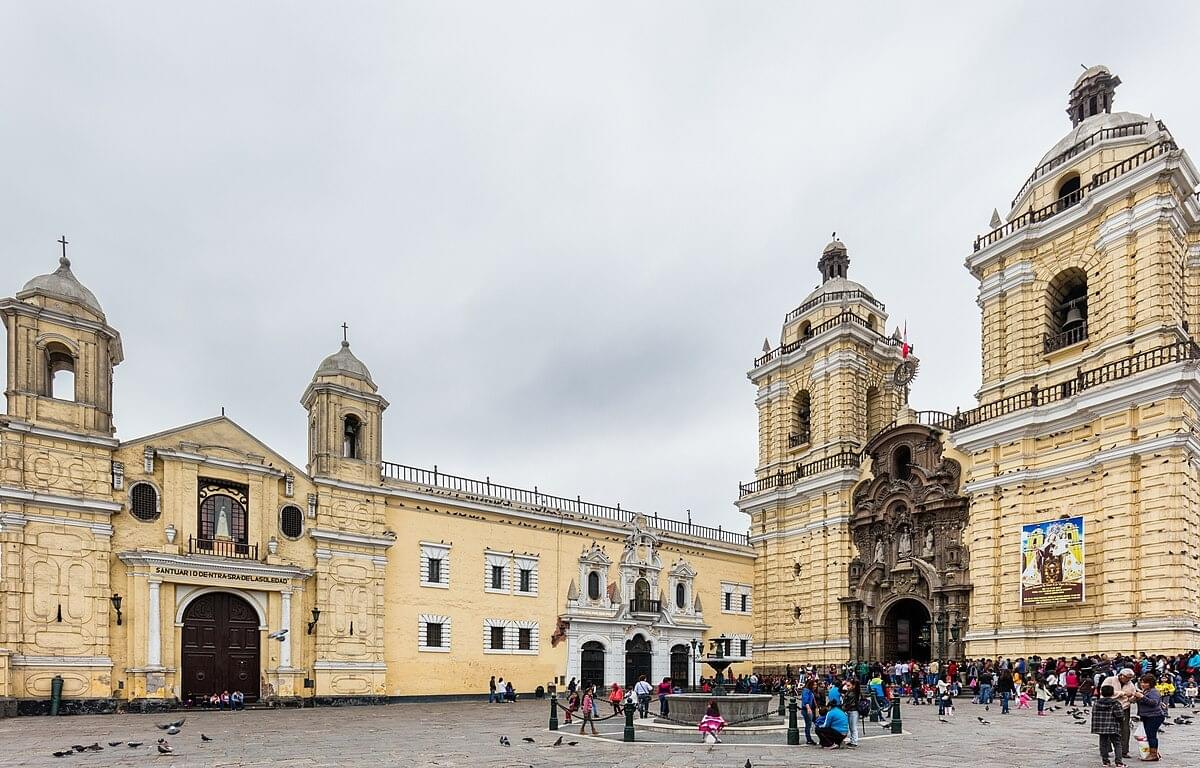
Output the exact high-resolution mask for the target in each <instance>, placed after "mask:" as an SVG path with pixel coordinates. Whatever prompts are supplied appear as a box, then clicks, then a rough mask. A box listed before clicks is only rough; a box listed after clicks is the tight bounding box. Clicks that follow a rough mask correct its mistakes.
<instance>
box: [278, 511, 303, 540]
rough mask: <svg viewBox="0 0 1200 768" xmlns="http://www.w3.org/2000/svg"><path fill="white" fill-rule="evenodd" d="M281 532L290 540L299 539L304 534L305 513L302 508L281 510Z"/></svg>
mask: <svg viewBox="0 0 1200 768" xmlns="http://www.w3.org/2000/svg"><path fill="white" fill-rule="evenodd" d="M279 530H280V531H281V532H282V533H283V535H284V536H287V537H288V538H289V539H298V538H300V534H302V533H304V513H303V512H301V511H300V507H292V506H288V507H284V508H283V509H281V510H279Z"/></svg>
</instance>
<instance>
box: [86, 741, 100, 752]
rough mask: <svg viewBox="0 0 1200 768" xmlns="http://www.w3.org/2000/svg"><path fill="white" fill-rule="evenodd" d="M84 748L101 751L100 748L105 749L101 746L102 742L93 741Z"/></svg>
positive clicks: (90, 750)
mask: <svg viewBox="0 0 1200 768" xmlns="http://www.w3.org/2000/svg"><path fill="white" fill-rule="evenodd" d="M84 749H86V750H87V751H89V752H99V751H100V750H102V749H104V747H102V746H100V742H98V741H93V742H92V743H91V744H88V745H87V746H86V747H84Z"/></svg>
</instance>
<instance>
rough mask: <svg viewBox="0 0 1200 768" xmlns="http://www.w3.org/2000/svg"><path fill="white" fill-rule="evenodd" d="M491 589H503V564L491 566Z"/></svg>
mask: <svg viewBox="0 0 1200 768" xmlns="http://www.w3.org/2000/svg"><path fill="white" fill-rule="evenodd" d="M492 589H504V566H503V565H493V566H492Z"/></svg>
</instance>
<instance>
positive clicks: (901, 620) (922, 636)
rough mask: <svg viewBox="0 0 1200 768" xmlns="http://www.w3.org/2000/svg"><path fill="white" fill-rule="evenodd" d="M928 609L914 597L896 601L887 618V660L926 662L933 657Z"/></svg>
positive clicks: (885, 645) (885, 644) (884, 629)
mask: <svg viewBox="0 0 1200 768" xmlns="http://www.w3.org/2000/svg"><path fill="white" fill-rule="evenodd" d="M930 625H931V622H930V616H929V610H928V609H927V608H926V607H925V606H924V605H922V604H921V603H920V602H919V601H917V600H913V599H911V598H906V599H903V600H897V601H896V602H895V603H893V604H892V606H891V607H890V608H888V609H887V614H886V618H885V619H884V624H883V631H884V636H883V637H884V639H883V648H884V656H883V658H884V659H887V660H901V659H903V660H908V659H913V660H915V661H920V662H926V661H929V660H930V657H931V656H932V648H931V645H932V643H931V642H930V640H931V630H932V627H931V626H930Z"/></svg>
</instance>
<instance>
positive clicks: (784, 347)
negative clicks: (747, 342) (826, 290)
mask: <svg viewBox="0 0 1200 768" xmlns="http://www.w3.org/2000/svg"><path fill="white" fill-rule="evenodd" d="M851 323H852V324H856V325H860V326H862V327H863V328H866V329H867V330H868V331H870V332H871V333H873V334H875V336H877V337H878V338H879V340H880V341H882V342H884V343H885V344H891V345H893V346H900V344H901V341H900V339H897V338H895V337H893V336H884V335H883V334H882V333H880V332H879V331H878V330H877V329H875V328H873V327H872V326H871V324H870V323H868V322H867V321H866V320H864V319H863V318H861V317H859V316H858V315H856V314H854V313H853V312H851V311H849V310H846V311H845V312H840V313H838V314H837V315H834V316H833V317H831V318H829V319H828V320H826V321H825V322H823V323H820V324H818V325H814V326H813V327H812V328H810V329H809V332H808V335H807V336H805V337H804V338H802V339H797V340H796V341H789V342H788V343H787V344H781V345H780V346H778V347H776V348H775V349H772V350H771V351H770V352H767V353H766V354H765V355H762V356H761V357H756V358H754V367H755V368H757V367H759V366H760V365H764V364H765V363H769V362H771V361H772V360H775V359H776V358H779V357H782V356H784V355H789V354H791V353H792V352H795V351H796V350H797V349H800V347H802V346H804V344H805V342H807V341H808V340H809V339H811V338H812V337H814V336H817V335H819V334H821V333H824V332H825V331H828V330H829V329H830V328H835V327H837V326H839V325H847V324H851Z"/></svg>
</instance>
